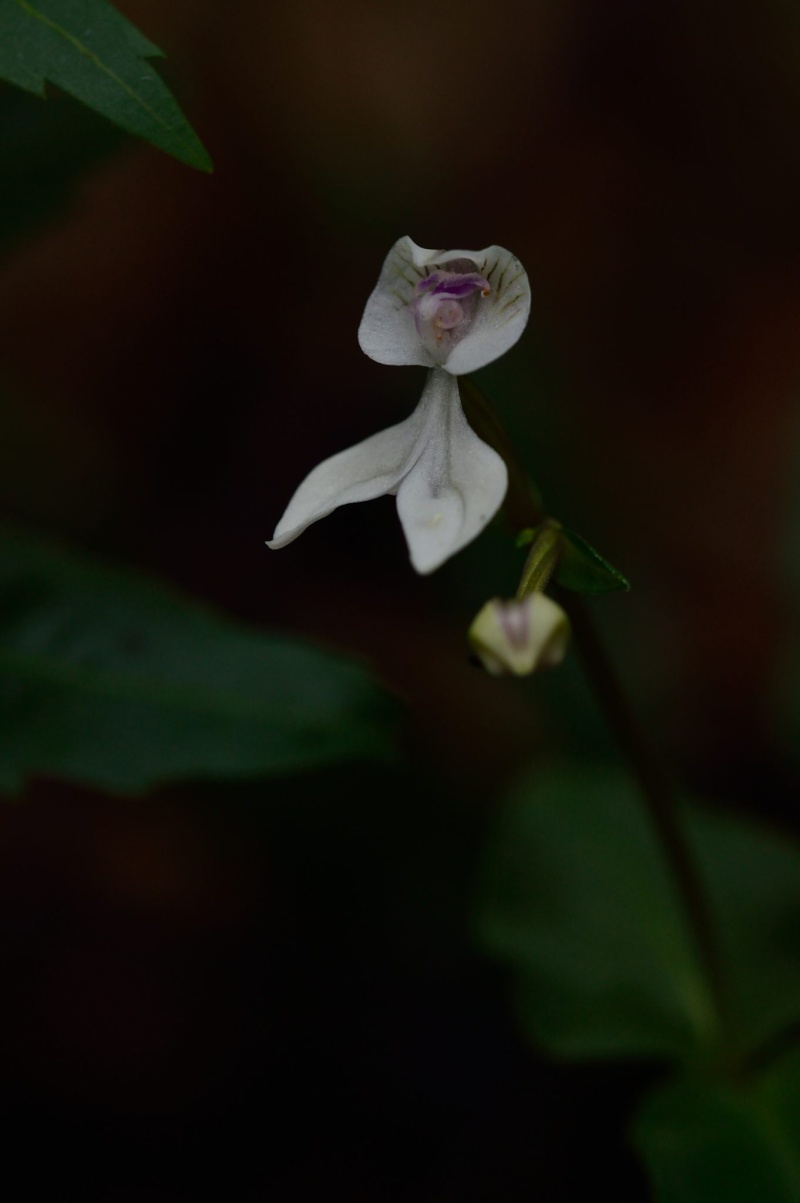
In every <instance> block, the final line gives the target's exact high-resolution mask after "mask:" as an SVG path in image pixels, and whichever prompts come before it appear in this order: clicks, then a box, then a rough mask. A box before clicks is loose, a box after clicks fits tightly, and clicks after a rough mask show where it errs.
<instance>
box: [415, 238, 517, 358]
mask: <svg viewBox="0 0 800 1203" xmlns="http://www.w3.org/2000/svg"><path fill="white" fill-rule="evenodd" d="M456 254H458V255H459V256H461V257H466V258H468V259H471V260H472V261H473V262H474V263H475V264H476V265H477V269H478V271H479V272H480V273H481V275H483V276H485V277H486V279H487V280H488V281H489V283H490V285H491V288H492V291H491V292H490V294H489V296H488V297H481V300H480V304H479V305H478V306H477V307H476V309H475V313H474V317H473V319H472V322H471V324H470V327H469V329H468V330H467V331H466V332H465V334H464V335H463V336H462V337H461V338H460V339H459V341H458V342H457V343H456V345H455V346H454V347H453V349H452V351H451V352H450V354H449V355H448V357H447V362H446V363H445V364H444V367H445V368H446V370H447V371H448V372H452V374H453V375H454V376H464V375H466V373H467V372H476V371H477V370H478V368H482V367H485V365H486V364H487V363H491V362H492V360H494V359H499V357H500V356H501V355H504V354H505V352H506V351H507V350H508V349H509V347H513V345H514V343H515V342H516V341H517V339H518V338H519V336H520V335H521V334H522V331H523V330H524V329H525V326H526V324H527V321H528V315H529V314H530V310H531V289H530V284H529V283H528V276H527V273H526V271H525V268H524V267H523V266H522V264H521V263H520V261H519V259H517V257H516V255H512V254H511V252H510V251H507V250H504V249H503V247H501V246H490V247H487V248H486V249H485V250H483V251H474V252H473V251H460V252H455V251H451V252H449V253H448V257H449V256H450V255H452V256H455V255H456ZM438 262H440V263H444V262H445V260H444V259H440V260H438Z"/></svg>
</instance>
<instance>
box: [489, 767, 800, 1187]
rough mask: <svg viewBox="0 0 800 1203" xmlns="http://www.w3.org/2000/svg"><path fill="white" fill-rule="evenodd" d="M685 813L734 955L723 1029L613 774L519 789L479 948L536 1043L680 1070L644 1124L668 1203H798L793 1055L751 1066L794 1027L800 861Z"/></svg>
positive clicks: (633, 805) (665, 882) (655, 857)
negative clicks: (492, 959) (496, 965)
mask: <svg viewBox="0 0 800 1203" xmlns="http://www.w3.org/2000/svg"><path fill="white" fill-rule="evenodd" d="M684 817H685V822H686V825H687V830H688V834H689V837H690V842H691V844H692V846H693V849H694V852H695V854H696V856H697V861H698V864H699V865H700V869H701V872H702V874H703V877H704V880H705V883H706V886H707V888H708V892H709V896H710V899H711V902H712V906H713V913H714V918H715V921H716V924H717V935H718V939H719V944H720V947H721V950H722V953H723V957H724V969H725V972H726V984H727V989H728V993H729V997H728V1006H729V1014H728V1015H727V1016H725V1026H724V1029H723V1030H721V1031H720V1030H719V1028H718V1024H717V1019H716V1016H715V1015H714V1014H713V1010H712V1005H711V1001H710V998H709V995H708V991H707V988H706V986H705V982H704V980H703V977H702V974H701V972H700V968H699V965H698V963H697V958H696V956H695V951H694V948H693V945H692V940H691V936H690V934H689V930H688V928H687V927H686V925H685V924H684V922H683V920H682V915H681V904H680V900H679V899H678V898H677V896H676V895H675V893H674V890H673V888H672V882H671V881H670V880H669V878H668V875H667V870H666V865H665V863H664V860H663V857H662V855H661V853H660V851H659V848H658V846H657V843H656V840H655V838H654V834H653V832H652V831H651V829H650V827H649V825H648V820H647V816H646V813H645V812H644V810H643V809H642V807H641V805H640V803H639V802H638V799H637V798H636V795H635V792H634V790H633V788H632V786H631V785H630V783H628V782H627V781H626V780H625V779H624V778H623V777H622V776H621V774H619V773H618V772H617V771H615V770H613V769H611V770H609V769H607V768H598V770H597V771H595V772H589V771H587V770H586V768H582V769H576V768H572V767H569V766H567V765H564V766H562V767H561V768H560V769H551V770H549V771H548V772H546V773H539V774H537V775H535V776H532V777H530V778H528V779H527V780H525V781H523V782H521V783H520V785H519V786H518V787H517V788H516V789H515V790H514V791H513V793H512V795H511V797H510V798H509V801H508V804H507V806H506V808H505V810H504V811H503V813H502V815H501V817H500V821H499V823H498V825H497V830H496V832H495V835H494V837H493V838H492V839H491V840H490V843H489V850H488V858H487V865H486V871H485V878H484V885H483V894H482V902H481V907H480V914H479V933H480V939H481V942H482V943H483V945H484V947H486V948H487V949H488V950H489V951H491V952H492V953H493V954H494V955H496V956H499V957H500V958H502V960H504V961H505V962H507V963H508V964H509V965H510V967H511V969H512V971H513V976H514V990H515V996H516V1004H517V1009H518V1013H519V1015H520V1018H521V1021H522V1024H523V1026H524V1029H525V1030H526V1032H527V1033H528V1035H529V1037H530V1038H531V1039H532V1040H533V1041H534V1042H535V1043H536V1044H537V1045H539V1046H543V1047H544V1048H546V1049H547V1050H549V1051H550V1052H551V1053H554V1054H555V1055H557V1056H560V1057H570V1058H577V1059H587V1058H589V1059H591V1058H618V1057H647V1058H658V1059H662V1058H663V1059H667V1060H670V1061H675V1062H677V1063H678V1064H679V1065H681V1066H683V1071H682V1073H683V1074H685V1076H679V1077H676V1078H675V1079H673V1080H671V1081H670V1082H669V1083H668V1084H667V1085H666V1086H665V1087H663V1088H660V1089H659V1090H658V1091H657V1092H656V1093H655V1094H654V1095H653V1096H652V1097H650V1098H649V1099H648V1100H647V1101H646V1103H645V1106H644V1110H643V1112H642V1113H641V1115H640V1116H639V1118H638V1119H637V1121H636V1128H635V1139H636V1142H637V1144H638V1146H639V1148H640V1150H641V1151H642V1153H643V1155H644V1157H645V1160H646V1162H647V1164H648V1167H649V1169H650V1172H651V1174H652V1177H653V1180H654V1182H655V1184H656V1187H657V1190H658V1198H659V1200H663V1201H664V1203H673V1200H674V1201H675V1203H678V1201H679V1200H680V1201H681V1203H684V1201H688V1203H715V1201H716V1200H721V1199H725V1200H731V1201H733V1200H739V1199H741V1200H742V1201H743V1203H744V1201H745V1200H752V1199H759V1200H762V1201H766V1200H768V1201H770V1203H772V1200H774V1201H775V1203H783V1200H786V1201H787V1203H788V1201H789V1200H794V1199H796V1198H797V1197H798V1195H797V1192H798V1188H800V1157H798V1149H800V1055H799V1054H797V1053H796V1052H794V1053H792V1055H790V1056H788V1057H785V1058H784V1060H782V1061H778V1062H777V1064H771V1063H770V1058H767V1062H768V1064H767V1068H766V1069H765V1070H761V1071H759V1069H758V1066H759V1062H760V1061H762V1060H763V1059H764V1050H765V1049H766V1050H770V1049H773V1050H774V1049H776V1048H777V1049H778V1050H780V1048H781V1046H782V1045H783V1044H784V1043H785V1042H786V1041H787V1039H788V1041H789V1047H791V1042H792V1038H793V1036H792V1034H793V1033H796V1032H797V1020H798V1016H800V952H798V947H797V931H798V930H800V849H798V848H796V847H794V846H792V845H790V844H788V843H786V842H785V841H783V840H781V839H780V838H778V836H777V835H774V834H772V833H770V832H768V831H766V830H762V829H761V828H759V827H756V826H755V825H753V824H751V823H749V822H746V821H744V820H742V819H737V818H735V817H731V816H729V815H721V814H716V813H712V812H707V811H702V810H696V809H694V808H692V809H690V808H688V807H687V808H686V810H685V811H684ZM751 1064H752V1065H754V1066H755V1067H756V1068H755V1069H754V1070H753V1071H752V1072H751V1071H750V1070H748V1069H747V1066H748V1065H751Z"/></svg>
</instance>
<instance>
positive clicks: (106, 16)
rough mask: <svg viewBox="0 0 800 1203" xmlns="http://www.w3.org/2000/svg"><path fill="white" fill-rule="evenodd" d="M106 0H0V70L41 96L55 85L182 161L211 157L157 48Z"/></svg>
mask: <svg viewBox="0 0 800 1203" xmlns="http://www.w3.org/2000/svg"><path fill="white" fill-rule="evenodd" d="M160 54H161V51H160V50H159V49H158V47H157V46H154V45H153V44H152V43H151V42H149V41H148V40H147V39H146V38H145V37H144V36H143V35H142V34H141V33H140V32H139V31H138V30H137V29H136V28H135V27H134V26H133V25H131V24H130V22H129V21H126V19H125V18H124V17H123V16H122V15H121V14H120V13H118V12H117V11H116V10H115V9H114V8H112V7H111V6H110V5H109V4H106V3H105V0H0V77H2V78H3V79H6V80H8V81H9V82H10V83H13V84H16V85H17V86H18V87H20V88H24V89H25V90H26V91H28V92H35V93H37V94H38V95H40V96H43V95H44V91H45V82H46V81H49V82H50V83H53V84H56V85H57V86H58V87H60V88H63V90H64V91H65V92H69V93H70V94H71V95H72V96H75V97H76V98H77V99H78V100H81V101H83V103H84V104H86V105H88V106H89V108H92V109H95V110H96V111H97V112H98V113H102V114H103V116H104V117H107V118H108V119H109V120H110V121H113V122H114V123H115V124H116V125H119V126H120V127H121V128H122V129H124V130H127V131H128V132H129V133H131V134H136V135H138V136H139V137H141V138H144V139H146V140H147V141H148V142H152V143H153V144H154V145H155V146H158V147H160V148H161V150H165V151H166V152H167V154H170V155H174V156H175V158H176V159H180V161H181V162H182V163H187V164H188V165H189V166H190V167H197V168H199V169H200V170H201V171H210V170H211V160H210V158H209V156H208V153H207V152H206V150H205V148H204V147H203V145H202V143H201V142H200V139H199V138H198V137H197V135H196V134H195V132H194V130H193V129H192V127H191V126H190V125H189V123H188V121H187V120H186V118H185V117H184V115H183V113H182V112H181V110H180V109H179V108H178V105H177V103H176V101H175V99H174V97H173V96H172V94H171V92H170V91H169V89H168V88H167V87H166V85H165V84H164V83H163V81H162V80H161V78H160V76H159V75H157V74H156V72H155V71H154V70H153V69H152V68H151V67H149V66H148V65H147V63H146V61H145V60H146V59H148V58H153V57H155V56H157V55H160Z"/></svg>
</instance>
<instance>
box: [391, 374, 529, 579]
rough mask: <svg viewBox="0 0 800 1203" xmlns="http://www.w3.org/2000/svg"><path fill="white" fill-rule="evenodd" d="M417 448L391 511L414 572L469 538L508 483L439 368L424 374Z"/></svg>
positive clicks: (434, 565) (491, 513)
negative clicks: (422, 417) (400, 528)
mask: <svg viewBox="0 0 800 1203" xmlns="http://www.w3.org/2000/svg"><path fill="white" fill-rule="evenodd" d="M418 411H423V412H424V413H425V429H424V432H423V433H422V434H421V436H420V444H419V445H420V448H421V454H420V456H419V459H418V460H417V461H416V463H414V465H413V467H412V468H411V470H410V471H409V472H408V474H407V476H406V477H405V479H404V480H403V483H402V484H401V485H400V488H399V490H398V493H397V512H398V514H399V515H400V521H401V523H402V525H403V531H404V533H405V536H406V541H407V543H408V549H409V552H410V554H411V563H412V564H413V565H414V567H415V568H416V570H417V572H421V573H428V572H433V570H434V569H435V568H438V567H439V565H440V564H443V563H444V561H445V560H447V559H449V558H450V556H452V555H454V554H455V553H456V552H457V551H460V550H461V548H462V547H465V546H466V545H467V543H471V542H472V540H473V539H474V538H475V537H476V535H478V534H480V532H481V531H482V530H483V528H484V527H485V526H486V524H487V523H488V522H490V521H491V519H492V518H493V517H494V515H495V514H496V513H497V511H498V509H499V508H500V506H501V504H502V502H503V498H504V497H505V493H506V488H507V485H508V473H507V471H506V466H505V464H504V462H503V460H502V459H501V457H500V456H499V455H498V454H497V452H496V451H493V450H492V448H491V447H489V446H488V445H487V444H486V443H484V442H483V440H482V439H479V438H478V436H477V435H476V434H475V432H474V431H473V430H472V428H471V427H470V425H469V423H468V422H467V419H466V418H465V417H464V411H463V410H462V408H461V400H460V398H459V395H458V381H457V380H456V379H455V378H454V377H453V376H451V375H449V374H448V373H447V372H445V371H443V370H442V369H441V368H438V369H434V370H433V371H432V372H431V373H430V374H429V376H428V380H427V382H426V384H425V388H424V390H423V393H422V399H421V400H420V404H419V407H418Z"/></svg>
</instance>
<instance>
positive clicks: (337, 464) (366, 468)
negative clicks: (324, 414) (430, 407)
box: [267, 402, 427, 549]
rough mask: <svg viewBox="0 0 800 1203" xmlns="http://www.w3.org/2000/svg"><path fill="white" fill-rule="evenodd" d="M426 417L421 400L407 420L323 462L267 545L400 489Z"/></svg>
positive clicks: (297, 494) (275, 545)
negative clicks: (354, 504) (357, 503)
mask: <svg viewBox="0 0 800 1203" xmlns="http://www.w3.org/2000/svg"><path fill="white" fill-rule="evenodd" d="M426 417H427V408H426V407H424V406H423V404H422V402H420V404H419V405H418V406H417V408H416V409H415V410H414V412H413V413H412V414H411V416H410V417H408V418H406V420H405V421H404V422H399V423H398V424H397V425H396V426H389V427H388V428H387V429H386V430H381V431H379V432H378V434H373V435H371V436H370V437H369V438H368V439H364V440H363V442H361V443H356V444H355V446H354V447H348V448H347V450H345V451H339V452H338V453H337V454H336V455H332V456H331V457H330V459H326V460H323V462H322V463H321V464H318V465H317V466H316V468H314V469H313V470H312V471H311V472H310V473H309V474H308V476H307V477H306V478H305V480H304V481H303V482H302V484H301V485H299V487H298V488H297V490H296V492H295V494H294V496H293V497H292V499H291V501H290V502H289V504H288V506H287V507H286V511H285V513H284V515H283V517H282V518H281V520H280V522H279V523H278V525H277V526H276V528H275V534H274V535H273V536H272V538H271V539H270V540H269V541H268V543H267V547H271V548H273V549H274V548H278V547H285V546H286V544H287V543H291V542H292V541H293V540H294V539H296V538H297V536H298V535H301V534H302V533H303V531H304V530H305V529H306V527H307V526H310V525H311V523H312V522H317V521H318V520H319V519H320V518H325V517H326V516H327V515H328V514H330V513H331V512H332V511H333V510H335V509H337V508H338V507H339V506H340V505H349V504H350V503H351V502H354V501H372V500H373V498H375V497H382V496H383V495H384V494H385V493H393V492H395V491H396V490H397V487H398V485H399V484H400V481H401V480H402V479H403V477H404V476H405V475H406V473H407V472H408V471H409V468H410V467H411V465H412V464H413V463H414V460H415V458H416V457H417V456H418V455H419V448H418V443H419V440H420V437H421V435H422V432H423V430H424V428H425V424H426Z"/></svg>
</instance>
